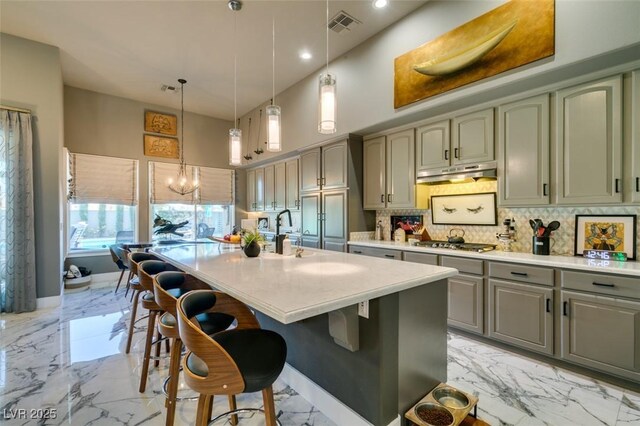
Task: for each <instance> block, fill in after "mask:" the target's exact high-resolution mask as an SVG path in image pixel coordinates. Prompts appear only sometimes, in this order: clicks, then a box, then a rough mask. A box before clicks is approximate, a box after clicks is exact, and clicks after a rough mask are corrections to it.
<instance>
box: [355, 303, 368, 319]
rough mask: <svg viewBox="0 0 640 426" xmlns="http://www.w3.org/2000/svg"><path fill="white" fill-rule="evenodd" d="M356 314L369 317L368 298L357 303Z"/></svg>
mask: <svg viewBox="0 0 640 426" xmlns="http://www.w3.org/2000/svg"><path fill="white" fill-rule="evenodd" d="M358 315H360V316H361V317H363V318H366V319H369V301H368V300H365V301H364V302H360V303H358Z"/></svg>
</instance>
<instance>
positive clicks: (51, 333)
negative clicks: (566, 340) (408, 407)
mask: <svg viewBox="0 0 640 426" xmlns="http://www.w3.org/2000/svg"><path fill="white" fill-rule="evenodd" d="M128 319H129V303H128V301H126V300H125V299H124V297H123V292H122V291H120V292H119V293H118V295H114V294H113V288H102V289H96V290H88V291H84V292H80V293H73V294H67V295H65V296H64V303H63V306H62V307H59V308H55V309H47V310H40V311H37V312H34V313H27V314H20V315H13V314H2V315H0V423H3V422H4V423H7V424H10V425H14V424H15V425H32V424H33V425H36V424H37V425H45V424H46V425H62V424H71V425H145V426H146V425H163V424H164V396H163V395H162V394H161V393H160V391H159V389H160V387H161V383H162V379H163V378H164V376H165V374H166V365H167V363H168V362H166V361H163V362H162V363H161V367H160V368H159V369H154V368H152V369H151V374H150V377H149V384H148V386H147V392H146V393H145V394H140V393H138V381H139V372H140V367H141V359H142V349H143V344H142V338H143V336H144V327H142V326H141V328H140V329H139V330H138V331H137V332H136V334H135V336H134V348H133V349H132V352H131V354H130V355H124V345H125V343H126V333H125V331H126V325H127V324H128ZM142 323H143V322H142V321H141V322H140V323H138V324H142ZM449 383H450V384H451V385H453V386H456V387H458V388H460V389H463V390H465V391H467V392H471V393H474V394H476V395H478V396H479V397H480V403H479V416H480V417H481V418H482V419H484V420H485V421H487V422H489V423H490V424H492V425H499V424H505V425H523V426H524V425H545V424H546V425H558V426H564V425H585V426H586V425H640V395H639V394H636V393H633V392H630V391H628V390H624V389H621V388H617V387H615V386H611V385H608V384H605V383H603V382H599V381H596V380H593V379H590V378H588V377H584V376H580V375H578V374H575V373H571V372H569V371H566V370H563V369H560V368H556V367H552V366H549V365H547V364H544V363H541V362H537V361H534V360H531V359H528V358H525V357H521V356H518V355H515V354H513V353H510V352H507V351H504V350H501V349H498V348H495V347H492V346H489V345H485V344H482V343H478V342H476V341H474V340H470V339H467V338H464V337H462V336H458V335H455V334H450V336H449ZM274 390H275V399H276V411H282V415H281V416H280V421H281V422H282V424H283V425H285V426H287V425H295V426H311V425H314V426H324V425H333V424H334V423H332V422H331V421H330V420H329V419H328V418H327V417H326V416H325V415H323V414H322V413H320V412H319V411H318V410H317V409H315V408H314V407H313V406H312V405H311V404H310V403H309V402H307V401H306V400H305V399H304V398H302V397H301V396H300V395H298V394H297V393H296V392H295V391H293V390H292V389H291V388H289V387H288V386H287V385H286V384H285V383H283V382H282V381H278V382H276V384H275V386H274ZM242 404H244V405H246V406H260V405H261V395H260V394H250V395H245V396H243V397H241V398H239V405H242ZM39 408H49V409H52V408H53V409H55V410H56V418H55V419H49V420H36V419H29V418H26V419H17V418H15V413H16V410H18V409H26V410H27V412H26V414H27V417H29V414H31V413H29V411H28V410H30V409H39ZM223 411H226V400H225V399H222V398H220V399H218V400H217V403H216V404H215V412H223ZM36 414H38V413H36ZM194 419H195V402H181V403H179V405H178V411H177V420H176V425H188V424H192V423H193V421H194ZM263 423H264V422H263V419H262V417H261V416H260V415H253V416H252V417H251V418H250V419H248V420H246V421H243V422H241V425H246V426H252V425H260V424H263ZM339 426H349V425H339Z"/></svg>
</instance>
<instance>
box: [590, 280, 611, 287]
mask: <svg viewBox="0 0 640 426" xmlns="http://www.w3.org/2000/svg"><path fill="white" fill-rule="evenodd" d="M593 285H596V286H598V287H615V284H605V283H598V282H595V281H594V282H593Z"/></svg>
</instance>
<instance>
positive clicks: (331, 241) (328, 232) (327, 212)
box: [320, 190, 348, 252]
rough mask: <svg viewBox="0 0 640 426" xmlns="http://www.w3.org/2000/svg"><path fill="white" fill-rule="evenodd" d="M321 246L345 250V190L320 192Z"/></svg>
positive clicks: (334, 249)
mask: <svg viewBox="0 0 640 426" xmlns="http://www.w3.org/2000/svg"><path fill="white" fill-rule="evenodd" d="M320 220H321V221H322V248H323V249H325V250H333V251H341V252H346V251H347V239H348V235H347V191H345V190H342V191H327V192H323V193H322V214H321V217H320Z"/></svg>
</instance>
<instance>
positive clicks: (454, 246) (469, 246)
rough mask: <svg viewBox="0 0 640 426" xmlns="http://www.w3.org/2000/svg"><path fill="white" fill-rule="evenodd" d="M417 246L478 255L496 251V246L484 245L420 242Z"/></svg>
mask: <svg viewBox="0 0 640 426" xmlns="http://www.w3.org/2000/svg"><path fill="white" fill-rule="evenodd" d="M416 245H418V246H420V247H433V248H445V249H449V250H463V251H475V252H477V253H484V252H485V251H491V250H495V249H496V246H495V244H483V243H450V242H448V241H437V240H431V241H419V242H418V243H417V244H416Z"/></svg>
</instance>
